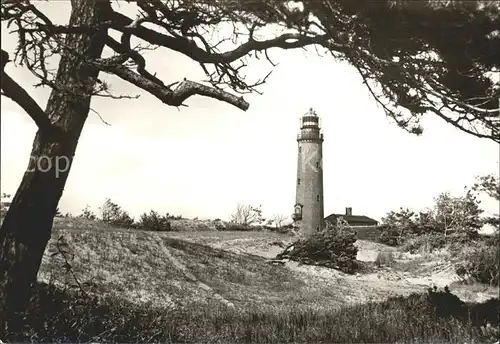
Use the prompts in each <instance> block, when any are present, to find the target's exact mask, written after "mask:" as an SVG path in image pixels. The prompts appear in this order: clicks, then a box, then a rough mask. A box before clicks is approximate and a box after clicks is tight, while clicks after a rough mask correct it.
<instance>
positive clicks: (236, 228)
mask: <svg viewBox="0 0 500 344" xmlns="http://www.w3.org/2000/svg"><path fill="white" fill-rule="evenodd" d="M262 228H263V227H261V226H249V225H244V224H237V223H232V222H230V223H228V224H227V225H226V226H225V227H224V228H223V229H222V230H224V231H247V232H250V231H261V230H262Z"/></svg>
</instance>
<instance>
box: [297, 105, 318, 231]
mask: <svg viewBox="0 0 500 344" xmlns="http://www.w3.org/2000/svg"><path fill="white" fill-rule="evenodd" d="M297 142H298V154H297V180H296V182H295V183H296V198H295V207H294V213H293V220H294V226H295V227H296V228H297V229H299V232H300V233H301V234H306V235H307V234H311V233H314V232H315V231H320V230H322V229H323V226H324V220H323V218H324V201H323V133H322V132H321V126H320V121H319V117H318V115H317V114H316V112H315V111H314V110H313V109H312V108H311V109H309V111H308V112H307V113H306V114H305V115H304V116H302V118H301V119H300V132H299V134H298V135H297Z"/></svg>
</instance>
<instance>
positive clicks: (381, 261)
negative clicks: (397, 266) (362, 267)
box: [375, 251, 394, 267]
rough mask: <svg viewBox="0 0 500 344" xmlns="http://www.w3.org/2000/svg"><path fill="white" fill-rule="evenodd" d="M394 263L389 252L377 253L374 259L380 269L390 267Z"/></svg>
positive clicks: (392, 256)
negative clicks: (383, 266)
mask: <svg viewBox="0 0 500 344" xmlns="http://www.w3.org/2000/svg"><path fill="white" fill-rule="evenodd" d="M392 263H394V255H393V254H392V252H390V251H383V252H379V253H378V255H377V258H375V264H376V265H377V266H378V267H380V266H382V265H385V266H391V265H392Z"/></svg>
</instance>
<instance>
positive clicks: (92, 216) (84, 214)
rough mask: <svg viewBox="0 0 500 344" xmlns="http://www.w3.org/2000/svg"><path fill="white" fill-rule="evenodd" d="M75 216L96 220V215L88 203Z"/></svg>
mask: <svg viewBox="0 0 500 344" xmlns="http://www.w3.org/2000/svg"><path fill="white" fill-rule="evenodd" d="M77 217H80V218H84V219H87V220H97V215H96V214H95V213H94V212H93V211H92V210H91V209H90V206H89V205H86V206H85V208H83V209H82V213H81V214H80V215H78V216H77Z"/></svg>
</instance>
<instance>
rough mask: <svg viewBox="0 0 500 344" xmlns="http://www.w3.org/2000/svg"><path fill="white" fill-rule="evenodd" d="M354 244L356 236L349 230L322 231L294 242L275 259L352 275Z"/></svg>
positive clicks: (353, 268) (354, 255)
mask: <svg viewBox="0 0 500 344" xmlns="http://www.w3.org/2000/svg"><path fill="white" fill-rule="evenodd" d="M355 242H356V235H355V233H354V232H353V231H351V230H347V229H346V230H324V231H321V232H317V233H314V234H312V235H310V236H309V237H307V238H304V239H300V240H298V241H296V242H294V243H293V244H292V245H290V246H289V247H288V248H286V249H285V250H284V251H283V252H281V253H279V254H278V255H277V256H276V258H278V259H284V258H286V259H291V260H294V261H298V262H300V263H303V264H309V265H320V266H326V267H329V268H333V269H338V270H340V271H342V272H345V273H350V274H352V273H354V272H355V271H356V270H357V268H358V265H357V262H356V255H357V253H358V249H357V247H356V246H354V243H355Z"/></svg>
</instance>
